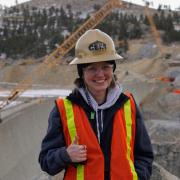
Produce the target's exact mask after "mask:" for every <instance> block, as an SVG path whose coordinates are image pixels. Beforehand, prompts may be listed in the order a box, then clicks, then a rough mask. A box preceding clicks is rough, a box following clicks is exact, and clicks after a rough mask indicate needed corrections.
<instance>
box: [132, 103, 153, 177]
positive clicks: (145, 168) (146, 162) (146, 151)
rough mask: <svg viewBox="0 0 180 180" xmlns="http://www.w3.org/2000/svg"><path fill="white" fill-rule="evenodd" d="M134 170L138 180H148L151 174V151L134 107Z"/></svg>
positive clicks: (142, 124) (143, 127) (138, 112)
mask: <svg viewBox="0 0 180 180" xmlns="http://www.w3.org/2000/svg"><path fill="white" fill-rule="evenodd" d="M136 109H137V110H136V136H135V147H134V151H135V152H134V158H135V159H134V162H135V169H136V172H137V175H138V179H139V180H149V179H150V176H151V173H152V162H153V150H152V145H151V141H150V138H149V136H148V133H147V130H146V127H145V125H144V121H143V119H142V116H141V113H140V111H139V109H138V107H137V106H136Z"/></svg>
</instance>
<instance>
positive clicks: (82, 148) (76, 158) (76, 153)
mask: <svg viewBox="0 0 180 180" xmlns="http://www.w3.org/2000/svg"><path fill="white" fill-rule="evenodd" d="M78 139H79V138H78V136H75V138H74V140H73V142H72V143H71V144H70V145H69V146H68V147H67V153H68V154H69V156H70V158H71V160H72V162H74V163H77V162H83V161H86V160H87V148H86V145H79V144H78Z"/></svg>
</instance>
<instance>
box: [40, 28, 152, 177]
mask: <svg viewBox="0 0 180 180" xmlns="http://www.w3.org/2000/svg"><path fill="white" fill-rule="evenodd" d="M75 56H76V57H75V58H74V59H73V60H72V62H71V63H70V64H74V65H77V72H78V75H79V77H78V78H77V79H76V80H75V85H76V87H75V89H74V90H73V91H72V93H71V94H70V95H69V96H67V97H66V98H64V99H62V98H58V99H57V100H56V105H55V107H54V108H53V110H52V112H51V113H50V116H49V125H48V130H47V134H46V135H45V137H44V139H43V141H42V145H41V151H40V155H39V163H40V165H41V168H42V170H43V171H45V172H47V173H48V174H50V175H56V174H57V173H59V172H61V171H62V170H63V169H65V174H64V179H65V180H137V179H139V180H149V179H150V176H151V171H152V162H153V151H152V146H151V142H150V138H149V136H148V133H147V130H146V128H145V125H144V122H143V119H142V116H141V114H140V112H139V110H138V107H137V105H136V103H135V100H134V98H133V96H132V95H131V94H130V93H124V92H123V91H122V87H121V85H119V84H118V83H117V81H116V76H115V74H114V72H115V69H116V62H115V60H116V61H118V60H122V57H121V56H120V55H118V54H117V53H116V50H115V46H114V43H113V40H112V39H111V37H110V36H109V35H107V34H106V33H104V32H102V31H100V30H98V29H94V30H88V31H86V32H85V33H84V34H83V35H82V36H81V37H80V38H79V40H78V41H77V43H76V46H75Z"/></svg>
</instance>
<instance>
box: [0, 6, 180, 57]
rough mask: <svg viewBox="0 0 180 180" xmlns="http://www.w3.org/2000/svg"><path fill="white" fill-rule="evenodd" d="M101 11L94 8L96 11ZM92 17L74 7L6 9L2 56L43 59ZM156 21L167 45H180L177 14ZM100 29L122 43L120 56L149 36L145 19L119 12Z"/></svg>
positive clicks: (0, 47)
mask: <svg viewBox="0 0 180 180" xmlns="http://www.w3.org/2000/svg"><path fill="white" fill-rule="evenodd" d="M98 8H99V7H98V6H96V5H95V6H94V10H97V9H98ZM89 16H90V15H89V14H87V15H86V16H84V15H83V14H82V13H81V12H76V13H74V12H73V11H72V8H71V5H67V6H66V8H63V7H61V8H55V7H50V8H48V9H47V8H46V9H45V8H44V9H38V8H36V7H29V6H23V5H22V6H20V7H16V6H14V7H12V8H9V9H5V11H4V15H3V18H2V23H1V26H0V55H1V54H5V55H6V56H7V57H10V58H13V59H18V58H26V57H34V58H39V57H43V56H45V55H47V54H49V53H50V52H52V51H53V50H54V49H56V47H57V46H58V45H59V44H61V43H62V42H63V41H64V40H65V39H66V38H67V37H68V36H69V35H70V34H71V33H72V32H73V31H75V30H76V29H77V28H78V27H79V26H81V25H82V24H83V22H85V21H86V20H87V19H88V18H89ZM153 20H154V23H155V25H156V27H157V29H158V30H161V31H162V32H163V33H161V34H162V39H163V41H164V43H171V42H174V41H180V31H177V30H175V28H174V25H175V24H179V23H180V15H179V14H178V13H177V12H171V13H169V14H168V15H167V14H165V12H164V10H158V11H157V13H155V14H154V15H153ZM97 28H100V29H102V30H103V31H105V32H106V33H108V34H109V35H110V36H111V37H112V38H113V39H115V40H117V42H121V43H116V48H117V50H118V52H119V53H122V52H126V51H127V50H128V40H129V39H137V38H141V37H142V36H143V35H144V34H146V33H149V32H150V25H149V22H148V19H147V17H146V16H144V15H143V14H141V15H140V16H136V15H135V14H126V13H122V12H120V11H113V12H112V13H111V14H110V15H109V16H108V17H106V18H105V19H104V20H103V21H102V22H101V23H100V24H99V25H98V27H97ZM122 42H123V43H122ZM70 53H72V52H70Z"/></svg>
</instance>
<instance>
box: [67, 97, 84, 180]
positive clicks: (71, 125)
mask: <svg viewBox="0 0 180 180" xmlns="http://www.w3.org/2000/svg"><path fill="white" fill-rule="evenodd" d="M64 106H65V110H66V116H67V126H68V130H69V134H70V137H71V142H73V140H74V138H75V136H76V135H77V132H76V126H75V122H74V113H73V107H72V103H71V102H70V101H69V100H68V99H64ZM76 179H77V180H84V165H81V164H78V165H77V178H76Z"/></svg>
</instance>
